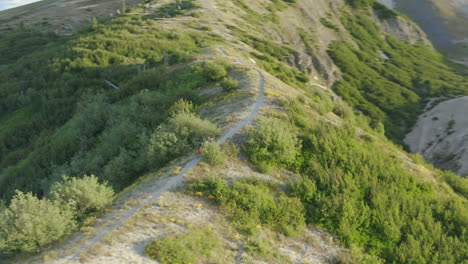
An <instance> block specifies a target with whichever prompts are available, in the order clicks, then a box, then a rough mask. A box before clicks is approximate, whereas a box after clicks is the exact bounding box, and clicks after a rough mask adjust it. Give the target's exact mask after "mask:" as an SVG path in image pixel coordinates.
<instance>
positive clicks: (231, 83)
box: [221, 77, 239, 92]
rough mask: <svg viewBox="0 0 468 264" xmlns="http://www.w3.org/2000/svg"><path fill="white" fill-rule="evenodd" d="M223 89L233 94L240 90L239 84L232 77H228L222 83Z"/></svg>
mask: <svg viewBox="0 0 468 264" xmlns="http://www.w3.org/2000/svg"><path fill="white" fill-rule="evenodd" d="M221 87H223V88H224V90H226V91H228V92H232V91H234V90H237V89H238V88H239V82H238V81H237V80H235V79H233V78H231V77H226V78H224V79H223V80H222V81H221Z"/></svg>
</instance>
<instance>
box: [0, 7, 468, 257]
mask: <svg viewBox="0 0 468 264" xmlns="http://www.w3.org/2000/svg"><path fill="white" fill-rule="evenodd" d="M392 25H396V26H395V27H393V26H392ZM11 43H19V44H22V45H11ZM27 43H34V48H32V47H31V46H30V45H27ZM0 45H2V47H5V49H4V50H6V52H3V53H2V54H1V56H0V59H1V64H2V65H3V66H0V67H3V69H4V71H2V72H1V73H0V77H1V78H2V80H6V81H5V82H2V83H1V84H0V95H1V97H0V109H1V116H0V120H1V123H0V154H1V155H0V165H1V166H0V169H1V170H0V190H1V196H2V198H3V199H4V200H5V201H6V203H5V205H3V203H0V257H1V259H2V260H5V261H6V262H11V263H22V262H24V263H79V262H82V263H131V262H136V263H138V262H140V263H330V262H332V263H333V262H337V263H433V262H437V263H462V262H463V261H464V260H465V259H466V257H467V254H468V252H467V248H468V247H467V240H468V238H467V234H468V233H467V228H468V222H467V219H468V215H467V210H468V201H467V200H466V195H467V194H468V183H467V180H466V179H463V178H459V177H457V176H456V175H454V174H453V173H451V172H443V171H440V170H437V169H434V168H433V167H432V166H430V165H429V164H426V163H425V162H424V161H422V159H421V157H420V156H417V155H411V154H408V153H406V152H405V151H404V150H402V148H401V147H399V146H398V145H395V144H394V143H392V141H390V140H389V139H388V138H387V137H386V135H387V136H388V137H390V138H391V139H393V140H394V141H396V142H399V140H402V138H403V136H404V134H405V132H406V131H407V130H409V128H410V127H411V126H412V124H414V123H415V122H416V117H417V115H418V114H419V113H420V112H422V111H423V110H424V109H423V108H424V106H425V103H426V102H427V101H429V100H430V99H431V98H433V97H438V96H441V95H442V94H443V95H444V96H446V97H457V96H462V95H466V94H467V92H468V87H467V77H466V76H465V75H463V74H462V72H463V70H464V68H461V67H460V66H457V65H455V64H452V63H450V62H449V61H448V60H446V59H445V58H444V57H443V56H441V55H440V54H438V53H437V52H435V51H434V50H433V49H432V48H431V46H430V44H429V43H428V41H427V40H426V39H425V37H424V33H423V32H422V31H420V29H418V27H417V26H415V25H414V24H412V23H411V22H408V21H407V20H404V19H403V20H402V19H400V16H399V14H397V13H394V12H392V11H391V10H388V9H386V8H384V7H383V6H381V5H378V4H376V3H375V2H374V1H362V0H361V1H358V0H356V1H342V0H333V1H325V0H298V1H279V0H272V1H270V0H255V1H249V2H248V4H247V2H244V1H242V0H233V1H217V0H197V1H191V0H185V1H170V0H164V1H146V3H144V4H141V5H137V6H136V7H135V8H133V9H131V10H128V12H127V13H126V14H122V15H120V16H118V17H116V18H114V19H112V20H108V19H107V18H106V19H94V20H93V21H92V22H91V24H90V25H89V26H88V27H85V28H83V29H81V30H80V31H78V32H76V33H75V34H73V35H71V36H61V37H60V36H56V35H54V34H38V33H37V32H36V31H33V30H31V29H28V28H27V27H26V28H21V29H18V30H17V31H13V32H6V33H4V34H2V35H1V38H0ZM18 55H19V56H18ZM17 58H20V59H17ZM25 76H27V77H28V78H24V77H25ZM109 83H111V84H112V85H109ZM340 97H341V98H340ZM197 148H198V150H197ZM199 152H201V153H199ZM90 174H94V175H96V179H99V182H100V183H94V185H92V186H93V188H89V186H88V185H89V184H90V183H89V182H84V180H85V179H89V177H82V176H83V175H90ZM63 175H68V176H71V177H74V178H76V179H78V181H77V182H74V181H71V180H70V178H62V176H63ZM80 179H83V182H81V181H79V180H80ZM103 182H107V183H106V184H104V183H103ZM86 184H88V185H86ZM67 186H68V187H67ZM96 186H97V187H96ZM103 186H104V187H103ZM109 187H112V188H113V189H114V190H115V191H116V193H117V195H115V196H114V197H109V196H108V197H105V198H106V199H109V198H113V203H112V205H109V203H105V205H104V206H99V207H98V206H96V207H84V208H83V207H80V206H79V205H80V204H82V203H83V201H86V202H85V204H87V203H90V202H89V201H92V202H99V201H96V200H97V198H96V197H100V196H97V195H96V197H91V195H90V196H86V194H87V193H91V194H94V193H95V191H94V190H101V189H103V188H104V189H105V188H109ZM15 190H20V191H22V192H31V193H32V194H31V195H30V194H27V195H23V194H22V193H21V192H15ZM96 193H99V192H96ZM109 194H110V192H109ZM35 197H38V198H39V199H38V198H35ZM86 199H89V200H86ZM102 199H104V198H102ZM31 204H39V205H40V206H31ZM106 206H107V210H103V208H106ZM37 207H39V208H43V209H42V210H39V211H41V212H40V214H38V210H34V209H35V208H37ZM54 215H55V216H56V218H57V219H58V218H59V217H60V219H64V222H67V223H69V225H68V226H64V225H58V224H56V222H54V221H51V220H50V219H53V216H54ZM47 217H49V218H47ZM28 219H34V221H35V222H34V223H35V224H34V228H32V229H31V228H24V227H23V226H22V225H23V224H25V225H26V226H30V222H28V221H29V220H28ZM20 220H21V221H20ZM48 220H49V221H48ZM59 231H60V233H59ZM44 234H49V235H48V236H44ZM38 251H40V253H39V254H38V253H37V252H38Z"/></svg>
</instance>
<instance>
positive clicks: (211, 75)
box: [202, 61, 227, 81]
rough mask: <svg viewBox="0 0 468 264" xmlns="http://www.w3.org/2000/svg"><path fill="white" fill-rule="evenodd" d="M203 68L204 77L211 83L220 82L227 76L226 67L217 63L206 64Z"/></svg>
mask: <svg viewBox="0 0 468 264" xmlns="http://www.w3.org/2000/svg"><path fill="white" fill-rule="evenodd" d="M202 67H203V72H204V75H205V76H206V77H207V78H208V79H209V80H211V81H219V80H221V79H223V78H224V77H225V76H226V74H227V70H226V67H225V66H224V65H223V64H221V63H219V62H217V61H214V62H211V61H210V62H205V63H204V64H203V66H202Z"/></svg>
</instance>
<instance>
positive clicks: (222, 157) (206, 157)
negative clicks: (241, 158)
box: [202, 142, 227, 166]
mask: <svg viewBox="0 0 468 264" xmlns="http://www.w3.org/2000/svg"><path fill="white" fill-rule="evenodd" d="M202 159H203V161H205V162H207V163H208V164H211V165H213V166H219V165H223V164H225V163H226V160H227V155H226V154H225V153H224V151H223V150H222V149H221V146H220V145H219V144H218V143H215V142H205V143H204V144H203V152H202Z"/></svg>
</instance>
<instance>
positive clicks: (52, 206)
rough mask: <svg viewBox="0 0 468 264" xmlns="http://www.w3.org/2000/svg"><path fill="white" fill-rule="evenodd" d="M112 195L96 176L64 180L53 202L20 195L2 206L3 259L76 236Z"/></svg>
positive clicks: (0, 250)
mask: <svg viewBox="0 0 468 264" xmlns="http://www.w3.org/2000/svg"><path fill="white" fill-rule="evenodd" d="M113 195H114V191H113V190H112V189H111V188H110V187H108V186H107V185H106V184H100V183H98V181H97V177H96V176H94V175H91V176H84V177H83V178H68V177H64V178H63V181H61V182H56V183H55V184H54V185H53V186H52V188H51V193H50V194H49V197H50V199H49V198H44V199H38V198H37V197H36V196H34V195H33V194H31V193H26V194H25V193H22V192H20V191H17V192H16V194H15V196H14V197H13V199H12V200H11V202H10V204H9V206H8V207H4V208H2V207H1V206H0V257H1V256H8V255H10V254H14V253H18V252H28V253H30V252H35V251H36V250H39V249H41V247H43V246H45V245H47V244H50V243H52V242H54V241H56V240H58V239H60V238H61V237H63V236H64V235H67V234H69V233H71V232H73V231H74V230H75V228H76V227H77V226H79V225H81V224H82V221H84V219H85V218H86V216H88V215H89V213H91V212H99V211H100V210H102V209H104V208H105V207H106V206H108V205H109V204H110V203H111V202H112V199H113Z"/></svg>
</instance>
